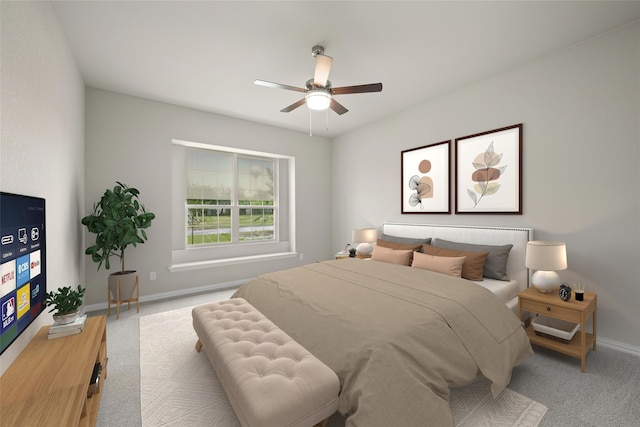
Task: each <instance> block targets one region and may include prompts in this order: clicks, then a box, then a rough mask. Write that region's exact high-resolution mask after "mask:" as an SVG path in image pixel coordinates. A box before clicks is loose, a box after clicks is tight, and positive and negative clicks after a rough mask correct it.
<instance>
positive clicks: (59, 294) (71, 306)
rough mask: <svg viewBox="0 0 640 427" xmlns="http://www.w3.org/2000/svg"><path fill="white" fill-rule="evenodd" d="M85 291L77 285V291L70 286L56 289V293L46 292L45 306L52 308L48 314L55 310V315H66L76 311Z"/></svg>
mask: <svg viewBox="0 0 640 427" xmlns="http://www.w3.org/2000/svg"><path fill="white" fill-rule="evenodd" d="M85 290H86V289H85V288H83V287H82V286H80V285H78V290H74V289H72V288H71V286H65V287H63V288H58V290H57V291H56V292H53V291H51V292H47V298H46V299H45V306H47V307H49V306H53V308H52V309H51V310H49V312H52V311H53V310H56V312H55V314H68V313H73V312H74V311H77V310H78V309H79V308H80V307H81V306H82V297H84V291H85Z"/></svg>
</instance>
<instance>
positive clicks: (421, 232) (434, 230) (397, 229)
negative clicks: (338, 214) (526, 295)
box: [382, 222, 533, 313]
mask: <svg viewBox="0 0 640 427" xmlns="http://www.w3.org/2000/svg"><path fill="white" fill-rule="evenodd" d="M382 233H384V234H388V235H392V236H398V237H411V238H419V239H426V238H427V237H431V238H433V239H436V238H440V239H445V240H451V241H454V242H463V243H473V244H479V245H482V244H485V245H506V244H512V245H513V248H512V249H511V251H510V252H509V258H508V260H507V276H509V278H510V279H512V280H517V281H518V287H519V288H520V289H521V290H523V289H526V288H528V287H529V270H528V269H527V267H525V264H524V259H525V254H526V249H527V242H528V241H529V240H532V239H533V230H532V229H531V228H515V227H483V226H473V225H472V226H468V225H437V224H407V223H397V222H383V223H382ZM507 306H509V308H511V309H512V310H514V312H516V313H517V308H518V299H517V298H514V299H513V300H511V301H509V302H508V303H507Z"/></svg>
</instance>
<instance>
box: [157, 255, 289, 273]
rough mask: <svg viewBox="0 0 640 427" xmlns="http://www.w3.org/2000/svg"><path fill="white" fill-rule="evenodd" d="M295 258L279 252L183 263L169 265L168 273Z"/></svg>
mask: <svg viewBox="0 0 640 427" xmlns="http://www.w3.org/2000/svg"><path fill="white" fill-rule="evenodd" d="M297 256H298V254H297V253H295V252H280V253H275V254H265V255H251V256H243V257H236V258H224V259H214V260H207V261H197V262H184V263H180V264H172V265H170V266H169V271H170V272H172V273H175V272H179V271H189V270H198V269H203V268H215V267H223V266H227V265H236V264H247V263H251V262H259V261H273V260H278V259H286V258H295V257H297Z"/></svg>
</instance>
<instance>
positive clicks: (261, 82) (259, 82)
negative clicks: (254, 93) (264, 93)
mask: <svg viewBox="0 0 640 427" xmlns="http://www.w3.org/2000/svg"><path fill="white" fill-rule="evenodd" d="M253 83H255V84H257V85H258V86H266V87H272V88H275V89H286V90H295V91H296V92H306V91H307V89H303V88H301V87H295V86H289V85H283V84H280V83H272V82H266V81H264V80H254V82H253Z"/></svg>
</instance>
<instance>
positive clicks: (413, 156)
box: [400, 140, 451, 214]
mask: <svg viewBox="0 0 640 427" xmlns="http://www.w3.org/2000/svg"><path fill="white" fill-rule="evenodd" d="M400 156H401V163H400V168H401V170H400V177H401V184H400V188H401V191H400V196H401V201H400V206H401V212H402V213H403V214H450V213H451V195H450V194H451V160H450V159H451V141H450V140H449V141H443V142H438V143H435V144H430V145H424V146H422V147H417V148H411V149H408V150H404V151H402V152H401V154H400Z"/></svg>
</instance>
